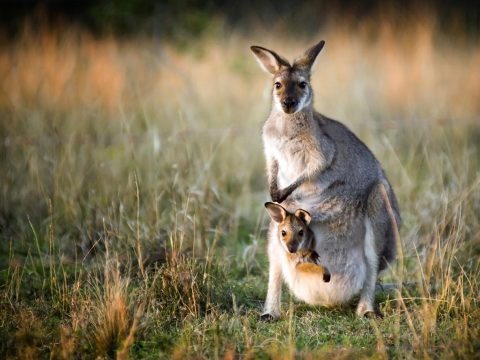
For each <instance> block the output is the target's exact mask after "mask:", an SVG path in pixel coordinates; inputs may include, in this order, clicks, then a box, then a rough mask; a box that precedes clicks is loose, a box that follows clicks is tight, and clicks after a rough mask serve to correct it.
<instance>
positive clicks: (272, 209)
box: [265, 202, 312, 253]
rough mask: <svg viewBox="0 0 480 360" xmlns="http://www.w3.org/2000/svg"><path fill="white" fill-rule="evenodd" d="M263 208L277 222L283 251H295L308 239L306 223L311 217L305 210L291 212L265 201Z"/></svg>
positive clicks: (308, 222) (307, 223)
mask: <svg viewBox="0 0 480 360" xmlns="http://www.w3.org/2000/svg"><path fill="white" fill-rule="evenodd" d="M265 208H266V209H267V212H268V214H269V215H270V217H271V218H272V220H273V221H275V222H276V223H278V239H279V241H280V243H281V244H282V245H283V248H284V249H285V251H288V252H290V253H295V252H296V251H297V250H298V249H300V248H302V246H303V245H304V244H305V242H306V241H309V239H308V225H309V224H310V221H311V219H312V218H311V216H310V214H309V213H308V212H307V211H305V210H302V209H298V210H296V211H295V213H294V214H291V213H289V212H288V211H287V210H285V208H283V207H282V206H281V205H280V204H277V203H273V202H267V203H265Z"/></svg>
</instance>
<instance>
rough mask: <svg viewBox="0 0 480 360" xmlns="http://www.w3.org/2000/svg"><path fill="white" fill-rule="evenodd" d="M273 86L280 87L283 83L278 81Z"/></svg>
mask: <svg viewBox="0 0 480 360" xmlns="http://www.w3.org/2000/svg"><path fill="white" fill-rule="evenodd" d="M273 86H275V89H280V88H281V87H282V84H280V83H279V82H278V81H277V82H276V83H275V84H273Z"/></svg>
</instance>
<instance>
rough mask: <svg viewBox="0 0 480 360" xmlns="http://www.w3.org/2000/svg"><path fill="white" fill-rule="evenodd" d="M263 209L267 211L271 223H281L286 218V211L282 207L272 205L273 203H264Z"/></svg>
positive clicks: (275, 204)
mask: <svg viewBox="0 0 480 360" xmlns="http://www.w3.org/2000/svg"><path fill="white" fill-rule="evenodd" d="M265 208H266V209H267V211H268V214H269V215H270V217H271V218H272V220H273V221H275V222H277V223H281V222H283V220H285V218H286V217H287V210H285V209H284V208H283V207H282V205H280V204H277V203H273V202H266V203H265Z"/></svg>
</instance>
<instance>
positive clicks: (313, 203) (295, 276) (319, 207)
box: [251, 41, 400, 318]
mask: <svg viewBox="0 0 480 360" xmlns="http://www.w3.org/2000/svg"><path fill="white" fill-rule="evenodd" d="M324 44H325V42H324V41H320V42H319V43H318V44H316V45H314V46H312V47H311V48H309V49H308V50H307V51H306V52H305V54H304V55H303V56H301V57H300V58H298V59H296V60H295V61H294V62H293V63H292V64H290V63H289V62H288V61H287V60H286V59H284V58H283V57H281V56H279V55H278V54H277V53H275V52H274V51H272V50H269V49H266V48H263V47H260V46H252V47H251V50H252V52H253V54H254V55H255V57H256V59H257V61H258V62H259V64H260V65H261V67H262V68H263V69H264V70H265V71H266V72H268V73H270V74H271V75H273V87H272V108H271V113H270V115H269V117H268V118H267V120H266V122H265V124H264V126H263V133H262V137H263V143H264V151H265V157H266V162H267V177H268V183H269V192H270V195H271V198H272V200H273V201H275V202H278V203H281V204H282V205H283V207H284V208H285V209H286V210H287V211H288V212H293V211H294V210H295V209H298V208H302V209H305V210H306V211H307V212H309V213H310V214H311V223H310V225H309V227H310V228H311V229H312V231H313V233H314V237H315V252H316V253H317V254H318V256H319V258H318V262H319V263H321V264H323V265H324V266H325V267H326V268H328V269H329V272H330V274H331V280H330V281H329V282H325V281H323V277H322V276H320V275H316V276H315V275H312V274H304V273H302V272H298V271H293V270H291V269H289V268H288V267H286V266H284V265H283V264H284V263H285V261H287V260H286V257H287V254H286V252H285V249H284V247H283V245H282V244H280V243H279V241H278V231H279V226H278V223H277V222H275V221H274V220H272V221H271V223H270V227H269V232H268V257H269V281H268V292H267V299H266V301H265V308H264V313H263V317H264V318H278V317H279V316H280V293H281V287H282V277H283V278H284V280H285V282H286V283H287V284H288V286H289V288H290V289H291V291H292V292H293V293H294V295H295V296H296V297H297V298H299V299H300V300H303V301H305V302H306V303H308V304H314V305H315V304H318V305H324V306H334V305H339V304H342V303H346V302H349V301H351V299H352V298H353V297H354V296H356V295H358V294H360V300H359V303H358V305H357V310H356V312H357V314H358V315H360V316H364V315H368V314H371V313H373V312H374V295H375V282H376V279H377V276H378V273H379V271H381V270H383V269H385V268H387V266H388V265H389V264H390V263H391V262H393V260H394V259H395V249H396V241H397V240H398V226H399V225H400V213H399V209H398V204H397V199H396V197H395V194H394V192H393V190H392V188H391V186H390V183H389V181H388V179H387V177H386V175H385V173H384V171H383V169H382V167H381V165H380V163H379V162H378V160H377V159H376V158H375V156H374V155H373V154H372V152H371V151H370V150H369V149H368V148H367V146H366V145H365V144H364V143H363V142H362V141H361V140H359V139H358V138H357V137H356V136H355V135H354V134H353V133H352V132H351V131H350V130H349V129H348V128H347V127H346V126H345V125H343V124H342V123H340V122H338V121H335V120H333V119H330V118H328V117H326V116H324V115H322V114H320V113H318V112H316V111H315V110H314V108H313V89H312V86H311V84H310V79H311V72H312V69H313V67H314V65H315V62H316V59H317V56H318V54H319V53H320V51H321V50H322V48H323V47H324Z"/></svg>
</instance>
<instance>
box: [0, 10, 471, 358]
mask: <svg viewBox="0 0 480 360" xmlns="http://www.w3.org/2000/svg"><path fill="white" fill-rule="evenodd" d="M401 25H402V26H400V25H397V26H394V25H391V24H389V23H387V22H385V23H380V24H378V23H376V24H375V26H374V24H370V25H369V24H367V25H365V26H362V27H360V28H357V29H355V31H353V30H352V29H351V28H348V27H343V26H330V27H328V28H326V29H325V31H323V32H322V33H321V34H316V36H315V38H314V40H316V39H317V38H320V37H321V38H324V39H325V40H326V42H327V45H326V48H325V51H324V53H323V55H321V58H320V61H319V64H318V68H317V71H316V73H315V75H314V80H313V81H314V88H315V91H316V106H317V108H318V109H319V110H321V111H322V112H324V113H326V114H327V115H330V116H333V117H334V118H338V119H340V120H342V121H344V122H345V123H346V124H347V125H348V126H349V127H351V128H352V129H353V130H354V131H355V132H356V133H358V134H359V136H360V137H361V138H362V139H363V140H364V141H365V142H366V143H367V144H368V145H369V147H370V148H371V149H372V150H373V151H374V153H375V154H376V155H377V156H378V158H379V159H380V160H381V162H382V164H384V167H385V169H386V171H387V173H388V175H389V177H390V179H391V180H392V183H393V186H394V189H395V190H396V192H397V195H398V197H399V200H400V205H401V209H402V215H403V219H404V226H403V228H402V232H401V235H402V239H403V248H402V250H403V254H404V256H403V259H402V261H400V262H399V264H398V266H397V267H396V268H395V269H393V270H392V271H391V272H390V273H389V274H387V275H386V280H385V281H390V280H398V279H403V280H404V281H405V282H414V283H416V284H418V286H415V287H413V288H412V287H403V288H402V289H401V290H399V291H398V292H397V293H396V294H393V295H388V296H380V297H379V298H378V300H379V301H380V304H381V308H382V310H383V312H384V313H385V319H383V320H377V321H374V320H372V321H366V320H362V319H356V318H355V316H354V311H353V310H352V309H351V308H349V307H347V308H342V309H336V310H325V309H319V308H310V307H306V306H303V305H299V304H296V303H294V302H292V299H291V298H288V297H287V298H285V302H286V303H288V304H289V306H287V307H285V309H284V310H285V311H284V319H283V320H281V321H279V322H278V323H275V324H263V323H259V322H258V321H257V320H258V313H259V310H260V307H261V304H262V301H263V299H264V296H265V291H266V278H267V265H266V257H265V250H264V225H265V222H266V217H265V214H264V212H263V207H262V206H261V204H262V203H263V202H264V201H265V200H267V193H266V185H265V184H266V180H265V178H264V175H263V168H264V161H263V155H262V147H261V141H260V128H261V122H262V120H263V119H264V117H265V116H266V114H267V112H268V107H269V94H268V89H269V86H270V84H269V79H268V76H267V75H265V74H263V73H262V72H261V71H260V70H259V69H258V68H257V65H256V63H255V61H254V60H253V58H252V56H251V55H250V54H249V51H248V45H250V44H251V43H258V44H261V45H266V46H270V47H272V48H274V49H276V50H278V51H279V52H280V53H282V54H286V55H288V54H298V52H299V51H300V50H301V49H303V48H304V47H305V46H307V45H309V44H310V43H311V42H312V41H314V40H312V39H313V37H312V39H300V40H299V39H292V38H289V37H287V36H285V37H283V38H282V39H278V38H274V37H273V35H268V34H265V33H262V32H261V31H259V32H257V34H256V35H255V38H254V39H253V37H252V38H246V37H244V36H240V35H238V34H231V36H228V39H227V38H220V37H218V38H213V37H208V38H205V39H201V40H198V41H196V42H195V43H192V44H191V47H189V48H188V50H186V51H179V50H177V49H176V48H175V46H173V45H171V44H158V43H156V42H154V41H152V40H150V39H147V38H141V39H134V40H127V39H125V40H118V39H115V38H101V39H98V38H94V37H92V36H90V35H88V34H86V33H85V32H83V31H80V30H72V29H66V30H65V29H64V31H61V32H60V31H50V30H47V29H43V30H42V31H33V29H29V28H28V27H27V28H26V29H25V32H24V33H23V34H22V35H21V36H20V37H19V38H18V39H17V40H16V41H14V42H12V43H10V44H6V45H4V46H3V49H2V51H1V52H0V79H1V90H0V114H1V120H0V148H1V150H0V196H1V200H0V237H1V245H0V252H1V254H2V255H0V265H1V268H0V275H1V276H0V279H1V282H0V296H1V302H0V307H1V308H0V311H1V313H2V319H1V323H0V339H1V340H2V341H1V342H0V354H2V357H7V358H13V357H18V358H37V357H38V356H43V357H47V356H49V355H50V356H52V357H53V358H61V359H68V358H72V357H80V358H94V357H99V358H112V357H117V358H119V359H125V358H128V357H129V356H132V357H135V358H136V357H150V358H158V357H173V358H185V357H190V358H234V357H236V356H244V357H246V358H254V357H259V356H260V357H268V356H270V357H274V358H292V357H302V358H325V357H329V358H358V357H379V358H386V357H396V358H473V357H475V355H476V354H477V353H478V351H479V350H480V343H479V340H478V339H479V338H480V311H479V300H480V299H479V290H480V286H479V285H480V284H479V275H480V267H479V262H478V256H479V254H480V253H479V248H480V224H479V216H478V215H479V212H480V191H479V190H480V173H479V165H480V164H479V163H480V161H479V159H480V147H479V145H478V144H479V143H480V128H479V126H478V124H479V121H480V119H479V113H480V103H479V102H478V99H479V98H480V82H479V81H478V79H479V78H480V44H471V43H468V41H467V40H464V39H463V38H461V37H460V38H458V37H457V41H455V42H452V41H449V40H448V38H444V37H442V36H440V35H439V34H438V33H437V28H436V26H435V21H434V20H432V19H428V18H427V19H423V20H422V21H419V22H415V21H411V22H410V23H407V24H401Z"/></svg>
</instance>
